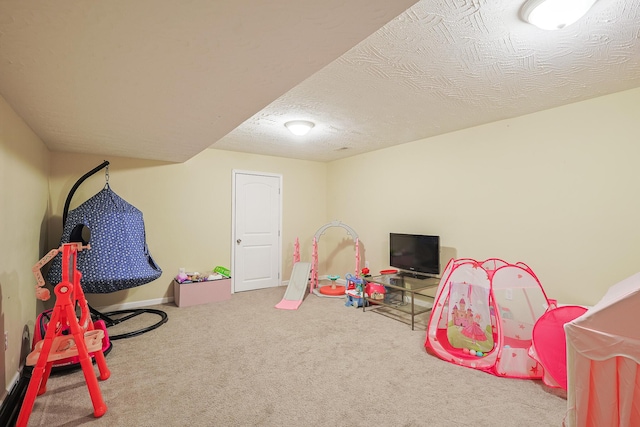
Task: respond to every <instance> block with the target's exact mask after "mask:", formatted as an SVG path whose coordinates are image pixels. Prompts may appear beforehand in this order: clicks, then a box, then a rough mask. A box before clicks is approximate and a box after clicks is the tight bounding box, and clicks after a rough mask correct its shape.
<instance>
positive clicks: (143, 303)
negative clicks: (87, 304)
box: [94, 297, 173, 312]
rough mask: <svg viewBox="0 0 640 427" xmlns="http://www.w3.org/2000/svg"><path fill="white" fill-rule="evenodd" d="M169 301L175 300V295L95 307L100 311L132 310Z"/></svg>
mask: <svg viewBox="0 0 640 427" xmlns="http://www.w3.org/2000/svg"><path fill="white" fill-rule="evenodd" d="M168 302H173V297H163V298H155V299H148V300H145V301H134V302H127V303H124V304H116V305H108V306H104V307H94V308H95V309H96V310H98V311H102V312H109V311H117V310H132V309H136V308H142V307H148V306H150V305H160V304H166V303H168Z"/></svg>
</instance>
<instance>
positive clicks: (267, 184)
mask: <svg viewBox="0 0 640 427" xmlns="http://www.w3.org/2000/svg"><path fill="white" fill-rule="evenodd" d="M281 185H282V177H281V176H279V175H270V174H262V173H259V172H241V171H233V187H234V189H233V190H234V191H233V194H234V200H233V207H234V209H233V221H234V226H233V230H234V232H233V236H232V238H233V241H232V245H233V250H232V253H233V258H232V260H231V264H232V279H233V280H232V281H233V290H234V292H241V291H250V290H253V289H262V288H268V287H273V286H279V285H280V269H281V265H282V263H281V237H280V227H281V218H282V215H281V209H282V202H281V195H280V188H281Z"/></svg>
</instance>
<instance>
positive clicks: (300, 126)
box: [284, 120, 315, 136]
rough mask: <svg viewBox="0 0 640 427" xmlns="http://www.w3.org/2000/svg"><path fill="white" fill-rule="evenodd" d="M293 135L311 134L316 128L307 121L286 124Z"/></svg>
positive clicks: (294, 121)
mask: <svg viewBox="0 0 640 427" xmlns="http://www.w3.org/2000/svg"><path fill="white" fill-rule="evenodd" d="M284 125H285V126H286V127H287V129H289V131H291V133H292V134H294V135H298V136H302V135H306V134H307V133H309V131H310V130H311V128H312V127H314V126H315V124H314V123H313V122H308V121H306V120H293V121H291V122H287V123H285V124H284Z"/></svg>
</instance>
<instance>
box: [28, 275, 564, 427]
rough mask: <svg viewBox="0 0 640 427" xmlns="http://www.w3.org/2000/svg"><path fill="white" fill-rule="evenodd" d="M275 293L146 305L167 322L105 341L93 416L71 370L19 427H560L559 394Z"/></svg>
mask: <svg viewBox="0 0 640 427" xmlns="http://www.w3.org/2000/svg"><path fill="white" fill-rule="evenodd" d="M284 292H285V288H284V287H279V288H270V289H264V290H259V291H250V292H242V293H237V294H234V295H233V296H232V298H231V299H230V300H228V301H223V302H216V303H210V304H205V305H198V306H193V307H183V308H178V307H176V306H175V305H173V304H167V305H162V306H155V307H153V308H160V309H162V310H165V311H166V312H167V313H168V315H169V321H168V322H167V323H166V324H164V325H163V326H161V327H160V328H158V329H156V330H154V331H152V332H149V333H146V334H144V335H140V336H138V337H134V338H129V339H124V340H118V341H115V342H114V347H113V349H112V351H111V353H110V354H108V356H107V363H108V366H109V369H110V371H111V377H110V378H109V379H108V380H106V381H102V382H100V388H101V391H102V394H103V397H104V400H105V402H106V404H107V406H108V410H107V413H106V414H105V415H104V416H103V417H101V418H94V417H93V409H92V406H91V401H90V398H89V394H88V391H87V388H86V385H85V382H84V377H83V375H82V372H81V371H74V372H72V373H66V374H59V375H55V376H52V377H51V378H50V380H49V382H48V389H47V392H46V393H45V394H44V395H42V396H39V397H38V398H37V399H36V402H35V405H34V408H33V411H32V414H31V417H30V420H29V426H32V427H33V426H47V427H55V426H92V427H93V426H96V427H98V426H109V427H114V426H116V427H118V426H123V427H124V426H141V427H145V426H149V427H151V426H332V427H335V426H407V427H408V426H433V427H439V426H442V427H447V426H454V427H462V426H464V427H483V426H487V427H488V426H502V427H509V426H514V427H515V426H518V427H522V426H537V427H538V426H561V425H562V420H563V418H564V415H565V412H566V400H565V398H566V395H565V394H564V393H563V392H562V391H559V390H557V389H550V388H548V387H546V386H544V384H542V382H540V381H530V380H518V379H505V378H498V377H495V376H492V375H489V374H486V373H483V372H479V371H475V370H473V369H468V368H464V367H460V366H456V365H453V364H450V363H448V362H445V361H442V360H440V359H438V358H436V357H434V356H431V355H429V354H427V353H426V352H425V350H424V347H423V344H424V339H425V332H424V326H422V327H418V328H417V329H416V330H415V331H412V330H411V328H410V326H408V325H407V324H405V323H401V322H398V321H396V320H393V319H390V318H388V317H385V316H382V315H380V314H376V313H374V312H369V311H367V312H365V313H363V312H362V310H361V309H355V308H350V307H349V308H348V307H345V306H344V300H342V299H333V298H321V297H317V296H315V295H310V296H307V297H306V299H305V301H304V302H303V303H302V305H301V306H300V308H299V309H298V310H294V311H287V310H278V309H275V308H274V305H275V304H277V303H278V302H279V301H280V299H281V298H282V296H283V295H284ZM148 320H149V319H139V320H136V322H142V321H148ZM425 320H426V319H422V321H423V323H424V321H425ZM127 323H128V322H127ZM128 327H130V326H129V325H127V324H126V323H124V324H121V325H119V326H117V328H118V329H117V330H116V329H113V330H110V331H109V333H110V334H112V335H115V334H116V333H120V332H122V331H123V330H125V329H126V328H128ZM96 372H97V368H96Z"/></svg>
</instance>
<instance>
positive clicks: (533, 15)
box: [520, 0, 597, 30]
mask: <svg viewBox="0 0 640 427" xmlns="http://www.w3.org/2000/svg"><path fill="white" fill-rule="evenodd" d="M596 1H597V0H527V1H526V2H525V3H524V5H522V9H521V11H520V14H521V16H522V19H523V20H525V21H527V22H529V23H530V24H533V25H535V26H536V27H538V28H542V29H543V30H559V29H561V28H564V27H566V26H568V25H571V24H573V23H574V22H576V21H577V20H578V19H580V18H582V17H583V16H584V15H585V14H586V13H587V12H588V11H589V9H590V8H591V6H593V4H594V3H595V2H596Z"/></svg>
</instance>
